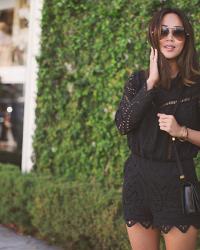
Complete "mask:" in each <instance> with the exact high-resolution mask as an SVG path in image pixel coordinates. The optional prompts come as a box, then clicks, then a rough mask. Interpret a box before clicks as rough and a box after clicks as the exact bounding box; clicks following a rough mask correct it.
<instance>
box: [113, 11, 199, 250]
mask: <svg viewBox="0 0 200 250" xmlns="http://www.w3.org/2000/svg"><path fill="white" fill-rule="evenodd" d="M149 41H150V43H151V45H152V48H151V53H150V66H149V70H148V71H146V72H144V71H139V72H136V73H133V74H132V75H131V76H130V78H129V80H128V81H127V83H126V85H125V87H124V93H123V97H122V100H121V102H120V105H119V108H118V110H117V112H116V116H115V122H116V125H117V128H118V129H119V131H120V133H121V134H127V139H128V145H129V148H130V150H131V154H130V156H129V157H128V159H127V161H126V163H125V166H124V183H123V199H122V200H123V211H124V219H125V222H126V227H127V231H128V236H129V240H130V243H131V246H132V248H133V249H134V250H157V249H159V241H160V234H161V233H162V234H163V237H164V240H165V245H166V249H167V250H179V249H181V250H194V249H195V246H196V241H197V234H198V229H199V228H200V214H199V213H195V214H190V215H185V214H184V213H183V212H182V207H181V197H180V183H179V170H178V168H177V165H176V157H175V153H174V150H173V146H172V137H175V138H176V143H177V144H176V145H177V147H178V150H179V157H180V159H181V162H182V165H183V169H184V174H185V176H186V178H187V180H189V181H191V182H196V181H197V176H196V173H195V167H194V162H193V158H194V157H195V156H196V155H197V153H198V150H199V147H200V73H199V65H198V62H197V54H196V51H195V47H194V36H193V29H192V26H191V24H190V23H189V21H188V19H187V18H186V16H185V15H184V14H183V13H182V11H180V10H178V9H162V10H160V11H158V12H157V13H155V15H154V17H153V18H152V21H151V22H150V24H149ZM180 89H183V92H182V94H181V97H180V99H179V95H180ZM178 101H180V103H179V105H178V106H177V108H176V114H174V109H175V106H176V105H177V102H178Z"/></svg>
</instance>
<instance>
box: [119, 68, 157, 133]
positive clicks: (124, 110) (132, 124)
mask: <svg viewBox="0 0 200 250" xmlns="http://www.w3.org/2000/svg"><path fill="white" fill-rule="evenodd" d="M153 96H154V89H151V90H148V91H147V85H146V82H145V83H144V84H143V83H142V82H140V80H139V76H138V73H135V74H134V73H133V74H132V75H131V76H130V77H129V79H128V81H127V82H126V84H125V87H124V92H123V96H122V98H121V101H120V104H119V107H118V109H117V112H116V114H115V123H116V126H117V128H118V130H119V132H120V133H121V134H123V135H125V134H127V133H128V132H130V131H131V130H133V129H135V128H136V127H137V126H138V125H139V123H140V121H141V119H142V117H143V115H144V113H145V111H146V110H147V109H148V106H150V105H149V104H150V103H151V101H152V99H153Z"/></svg>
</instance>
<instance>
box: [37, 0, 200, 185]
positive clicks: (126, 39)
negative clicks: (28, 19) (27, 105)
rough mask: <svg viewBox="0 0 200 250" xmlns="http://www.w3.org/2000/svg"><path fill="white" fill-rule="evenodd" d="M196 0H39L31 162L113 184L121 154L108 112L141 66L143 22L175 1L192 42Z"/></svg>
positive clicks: (198, 18)
mask: <svg viewBox="0 0 200 250" xmlns="http://www.w3.org/2000/svg"><path fill="white" fill-rule="evenodd" d="M198 3H199V1H189V0H174V1H158V0H157V1H155V0H154V1H148V0H144V1H140V0H110V1H107V0H96V1H93V0H88V1H77V0H51V1H44V7H43V12H42V39H41V55H40V57H39V58H38V62H39V77H38V98H37V110H36V125H37V130H36V134H35V137H34V149H35V167H36V168H37V170H38V171H39V172H43V173H52V174H60V175H63V174H65V175H66V176H68V177H69V179H74V178H78V176H82V175H84V176H94V177H95V178H97V180H98V181H102V182H103V181H104V182H105V183H106V185H113V183H115V185H121V175H122V166H123V163H124V160H125V158H126V157H127V153H128V152H127V151H128V149H127V145H126V139H125V137H123V138H122V137H121V136H120V135H119V133H118V132H117V130H116V128H115V125H114V121H113V119H114V114H115V111H116V108H117V105H118V103H119V100H120V97H121V93H122V89H123V85H124V82H125V80H126V79H127V75H128V74H130V73H131V72H132V71H136V70H138V69H139V68H143V67H147V66H148V58H149V44H148V43H147V39H146V32H147V23H148V21H149V19H150V18H151V16H152V12H153V11H154V10H156V9H158V8H160V7H161V6H174V7H180V8H182V9H183V10H184V11H185V12H186V13H187V14H188V16H189V17H190V19H191V20H192V22H193V24H194V28H195V32H196V39H197V48H198V50H199V49H200V14H199V8H198Z"/></svg>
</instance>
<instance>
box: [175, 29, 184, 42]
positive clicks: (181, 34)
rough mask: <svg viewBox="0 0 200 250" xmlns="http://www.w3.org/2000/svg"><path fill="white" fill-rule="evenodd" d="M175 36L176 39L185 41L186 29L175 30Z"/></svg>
mask: <svg viewBox="0 0 200 250" xmlns="http://www.w3.org/2000/svg"><path fill="white" fill-rule="evenodd" d="M173 36H174V37H175V38H177V39H180V40H182V39H184V37H185V31H184V29H181V28H176V29H174V30H173Z"/></svg>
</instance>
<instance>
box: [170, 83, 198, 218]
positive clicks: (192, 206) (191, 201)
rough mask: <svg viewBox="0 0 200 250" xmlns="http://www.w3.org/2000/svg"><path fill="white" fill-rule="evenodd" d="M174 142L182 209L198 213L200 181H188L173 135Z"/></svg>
mask: <svg viewBox="0 0 200 250" xmlns="http://www.w3.org/2000/svg"><path fill="white" fill-rule="evenodd" d="M182 93H183V87H182V88H181V90H180V95H179V98H178V101H177V103H176V104H175V107H174V113H173V115H174V116H175V112H176V110H177V107H178V104H179V103H180V101H181V95H182ZM171 139H172V144H173V148H174V153H175V157H176V165H177V168H178V170H179V174H180V176H179V179H180V188H181V203H182V211H183V213H184V214H196V213H200V181H196V182H195V183H191V182H189V181H187V179H186V177H185V175H184V172H183V167H182V163H181V160H180V157H179V154H178V150H177V139H176V138H175V137H172V138H171Z"/></svg>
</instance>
